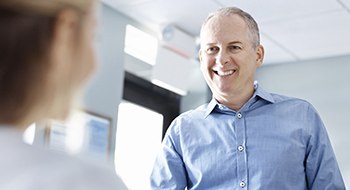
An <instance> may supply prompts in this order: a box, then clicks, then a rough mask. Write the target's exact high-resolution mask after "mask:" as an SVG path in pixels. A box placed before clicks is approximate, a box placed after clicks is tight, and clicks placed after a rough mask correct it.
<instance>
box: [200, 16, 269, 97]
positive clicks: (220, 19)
mask: <svg viewBox="0 0 350 190" xmlns="http://www.w3.org/2000/svg"><path fill="white" fill-rule="evenodd" d="M263 54H264V50H263V47H262V46H260V45H259V46H258V47H253V43H252V39H251V37H250V35H249V29H248V26H247V24H246V23H245V22H244V20H243V19H242V18H241V17H239V16H238V15H230V16H214V17H213V18H211V19H210V20H209V21H208V23H207V24H206V26H205V27H204V28H203V30H202V33H201V50H200V58H201V70H202V73H203V75H204V78H205V79H206V81H207V83H208V85H209V87H210V89H211V91H212V93H213V95H214V97H215V98H216V99H217V100H218V101H219V102H220V101H221V100H223V101H225V100H227V98H229V97H235V96H237V95H239V94H240V93H243V92H246V91H247V90H252V89H253V88H254V87H253V84H254V75H255V71H256V69H257V68H258V67H259V66H260V65H261V64H262V60H263Z"/></svg>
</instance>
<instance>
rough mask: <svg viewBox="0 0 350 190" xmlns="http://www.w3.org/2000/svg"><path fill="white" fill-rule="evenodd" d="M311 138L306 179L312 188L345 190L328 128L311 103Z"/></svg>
mask: <svg viewBox="0 0 350 190" xmlns="http://www.w3.org/2000/svg"><path fill="white" fill-rule="evenodd" d="M307 116H308V121H309V124H308V125H309V126H308V128H309V140H308V144H307V150H306V161H305V168H306V179H307V182H308V189H310V190H319V189H323V190H343V189H344V190H345V185H344V181H343V179H342V176H341V173H340V170H339V167H338V163H337V160H336V158H335V154H334V152H333V149H332V145H331V142H330V140H329V137H328V135H327V131H326V128H325V126H324V124H323V122H322V120H321V118H320V116H319V115H318V114H317V112H316V110H315V109H314V108H313V107H312V106H311V105H310V106H309V109H308V115H307Z"/></svg>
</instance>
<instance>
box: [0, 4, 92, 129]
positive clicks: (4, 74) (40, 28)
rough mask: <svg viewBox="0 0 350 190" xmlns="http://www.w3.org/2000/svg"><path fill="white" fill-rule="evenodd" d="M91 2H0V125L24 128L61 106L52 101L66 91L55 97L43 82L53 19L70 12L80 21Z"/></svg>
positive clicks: (45, 80)
mask: <svg viewBox="0 0 350 190" xmlns="http://www.w3.org/2000/svg"><path fill="white" fill-rule="evenodd" d="M94 2H95V1H94V0H0V41H1V43H0V52H1V54H0V124H10V125H23V124H29V123H28V122H34V121H32V120H33V119H41V117H43V116H47V115H45V114H47V113H45V112H55V111H56V110H57V109H59V108H57V106H63V105H57V100H56V99H57V98H61V97H59V96H60V95H62V94H64V93H65V92H57V90H58V89H56V87H55V86H50V85H51V83H50V82H48V81H47V79H48V78H50V77H49V74H50V73H49V72H48V71H49V70H50V67H52V65H51V64H49V62H50V61H51V60H50V48H51V43H52V39H53V31H54V26H55V23H56V19H57V16H58V14H59V13H60V11H62V10H64V9H66V8H69V9H73V10H75V11H76V12H77V13H78V14H79V15H81V16H80V19H81V22H82V20H83V15H84V13H88V12H89V11H90V10H91V8H92V6H93V4H94ZM77 30H80V29H79V28H77ZM77 35H79V31H77ZM77 39H79V38H78V36H77ZM67 88H69V87H67ZM69 90H70V89H69ZM57 93H59V94H60V95H57ZM67 93H68V92H67ZM69 93H70V92H69ZM63 98H66V99H70V98H72V97H69V96H68V95H66V97H62V98H61V99H62V100H63ZM62 103H63V104H64V102H62ZM66 103H67V104H68V103H69V102H66Z"/></svg>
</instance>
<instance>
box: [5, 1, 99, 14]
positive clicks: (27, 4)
mask: <svg viewBox="0 0 350 190" xmlns="http://www.w3.org/2000/svg"><path fill="white" fill-rule="evenodd" d="M93 3H94V1H93V0H1V1H0V7H5V8H7V9H12V10H17V11H34V12H36V13H41V14H51V15H52V14H55V13H56V12H57V11H59V10H61V9H62V8H65V7H67V6H69V7H72V8H76V9H77V10H80V11H83V12H86V11H88V10H89V9H90V8H91V7H92V4H93Z"/></svg>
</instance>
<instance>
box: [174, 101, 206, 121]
mask: <svg viewBox="0 0 350 190" xmlns="http://www.w3.org/2000/svg"><path fill="white" fill-rule="evenodd" d="M208 105H209V104H208V103H206V104H202V105H200V106H198V107H197V108H194V109H191V110H188V111H185V112H183V113H181V114H180V115H179V116H178V117H177V118H179V119H187V118H191V119H203V118H204V117H205V114H206V112H207V109H208Z"/></svg>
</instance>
